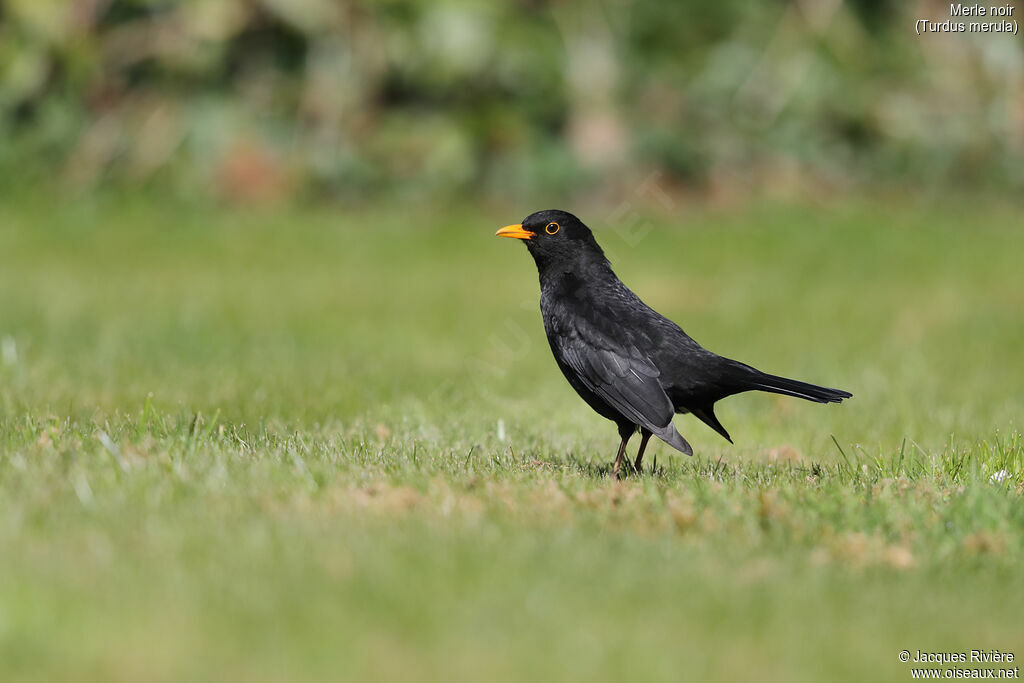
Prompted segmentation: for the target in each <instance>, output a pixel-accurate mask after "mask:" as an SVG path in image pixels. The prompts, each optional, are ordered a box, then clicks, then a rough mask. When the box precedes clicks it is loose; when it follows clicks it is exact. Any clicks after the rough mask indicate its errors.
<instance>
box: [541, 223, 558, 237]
mask: <svg viewBox="0 0 1024 683" xmlns="http://www.w3.org/2000/svg"><path fill="white" fill-rule="evenodd" d="M544 232H546V233H547V234H549V235H554V234H555V233H556V232H558V223H548V224H547V225H545V226H544Z"/></svg>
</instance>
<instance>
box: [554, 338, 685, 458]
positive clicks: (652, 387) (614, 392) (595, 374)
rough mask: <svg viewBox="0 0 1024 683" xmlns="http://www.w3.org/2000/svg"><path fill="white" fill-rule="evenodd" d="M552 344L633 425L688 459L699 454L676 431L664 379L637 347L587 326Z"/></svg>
mask: <svg viewBox="0 0 1024 683" xmlns="http://www.w3.org/2000/svg"><path fill="white" fill-rule="evenodd" d="M552 343H553V345H554V346H555V347H556V352H557V353H558V355H559V356H560V357H561V359H562V360H563V362H564V363H565V364H566V365H567V366H569V368H571V369H572V370H573V372H575V374H576V375H577V377H579V379H580V381H581V382H582V383H583V384H584V385H585V386H586V387H587V388H588V389H590V390H591V391H593V392H594V393H595V394H597V395H598V396H600V397H601V398H602V399H604V400H605V401H607V402H608V404H609V405H611V406H612V407H614V408H615V409H616V410H618V411H619V412H620V413H621V414H622V415H623V416H625V417H626V418H627V419H629V420H631V421H632V422H634V423H636V424H638V425H640V426H641V427H643V428H645V429H647V430H649V431H650V432H652V433H653V434H655V435H656V436H657V437H658V438H660V439H662V440H663V441H665V442H666V443H668V444H669V445H671V446H673V447H674V448H677V449H678V450H680V451H682V452H683V453H686V454H687V455H692V454H693V449H692V448H690V444H688V443H687V442H686V440H685V439H683V437H682V436H680V434H679V432H677V431H676V429H675V427H674V426H673V425H672V416H673V414H675V409H674V408H673V406H672V402H671V401H670V400H669V397H668V395H667V394H666V393H665V390H664V389H663V388H662V386H661V383H660V382H659V381H658V377H659V376H660V374H661V373H660V372H659V371H658V368H657V367H655V365H654V363H653V362H652V361H651V359H650V358H649V357H647V356H646V355H644V354H643V353H642V352H641V351H640V350H639V349H637V348H636V346H635V345H633V344H631V343H630V342H629V341H627V340H624V339H615V338H612V337H610V336H608V335H607V333H604V332H602V331H601V330H599V329H597V328H596V327H593V326H590V325H586V324H579V325H573V326H572V329H570V330H562V334H557V335H554V336H553V338H552Z"/></svg>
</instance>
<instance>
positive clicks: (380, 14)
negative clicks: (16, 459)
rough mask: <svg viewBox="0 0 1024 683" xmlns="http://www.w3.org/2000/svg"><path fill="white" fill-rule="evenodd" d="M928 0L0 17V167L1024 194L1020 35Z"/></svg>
mask: <svg viewBox="0 0 1024 683" xmlns="http://www.w3.org/2000/svg"><path fill="white" fill-rule="evenodd" d="M948 17H949V5H948V3H943V2H927V1H919V2H896V1H894V0H856V1H847V2H843V1H842V0H824V1H821V2H812V1H809V0H808V1H804V2H763V3H752V2H740V1H738V0H721V1H719V2H713V3H708V2H675V1H661V0H639V1H637V2H626V1H624V0H603V1H602V2H597V3H568V2H544V1H541V0H536V1H528V0H518V1H507V0H506V1H501V2H495V1H486V2H485V1H482V0H481V1H476V2H474V1H472V0H458V1H456V0H440V1H437V2H431V3H418V2H410V1H408V0H377V1H372V0H362V1H358V2H351V1H348V2H346V1H338V0H218V1H215V2H214V1H205V0H2V2H0V173H2V175H3V177H4V181H5V182H6V183H18V182H22V183H26V182H29V183H35V182H39V181H46V182H52V181H54V180H57V181H59V182H61V183H64V184H66V186H67V187H70V188H79V189H84V190H86V191H88V190H91V189H93V188H95V187H96V186H103V185H107V184H117V185H124V186H128V187H138V186H154V185H156V186H161V187H165V188H172V189H173V190H175V191H180V192H185V193H187V194H188V195H192V194H197V195H207V194H210V195H214V196H217V197H226V198H228V199H234V200H239V201H251V200H253V199H267V198H279V197H290V196H296V195H298V196H301V197H303V198H308V197H314V196H330V197H342V198H346V197H356V196H358V197H362V196H365V194H366V193H367V192H380V193H388V194H389V195H391V196H400V197H405V198H416V197H436V196H437V194H438V193H442V192H443V193H456V194H458V193H473V194H474V196H498V197H502V198H507V197H510V196H511V197H513V198H516V199H524V198H534V197H536V196H537V193H541V194H544V195H545V196H558V197H564V196H565V193H567V192H569V191H576V192H584V193H588V192H589V193H601V194H602V196H603V195H604V194H605V193H608V192H615V191H616V190H617V189H618V190H621V189H622V188H623V187H624V188H626V190H625V191H629V190H631V188H632V187H633V186H635V185H636V183H637V182H639V181H641V180H643V179H644V178H647V177H649V176H650V174H652V173H659V174H660V175H659V177H661V178H663V181H662V185H663V186H664V187H666V188H668V189H670V190H676V191H680V192H694V193H697V194H699V195H700V196H711V197H714V198H724V199H731V198H734V197H735V196H743V195H745V194H747V193H751V192H756V193H764V192H767V193H771V194H772V195H782V196H801V197H802V196H822V195H824V194H828V193H835V192H844V191H851V190H859V189H862V188H865V187H871V188H879V187H888V186H892V185H897V186H898V188H899V189H900V190H905V189H906V188H907V187H915V186H916V187H917V188H921V189H927V190H928V191H935V190H936V189H939V188H950V187H958V188H967V189H968V190H978V189H982V188H984V189H985V190H986V191H991V190H992V189H993V188H996V189H1006V190H1010V189H1014V190H1020V189H1022V188H1024V164H1022V163H1021V162H1022V161H1024V65H1022V60H1021V54H1022V41H1021V40H1020V39H1019V38H1018V37H1016V36H1014V35H1012V34H1010V35H1007V34H1002V33H986V34H976V35H965V34H931V35H926V36H918V35H917V34H916V33H915V31H914V21H915V20H916V19H917V18H929V19H936V20H943V19H947V18H948Z"/></svg>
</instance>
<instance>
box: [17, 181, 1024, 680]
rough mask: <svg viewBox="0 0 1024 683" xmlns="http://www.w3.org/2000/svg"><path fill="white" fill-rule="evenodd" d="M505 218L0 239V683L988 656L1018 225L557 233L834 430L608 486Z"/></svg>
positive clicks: (745, 426)
mask: <svg viewBox="0 0 1024 683" xmlns="http://www.w3.org/2000/svg"><path fill="white" fill-rule="evenodd" d="M536 208H543V207H532V206H531V207H525V206H524V207H518V208H517V209H515V210H513V211H512V213H509V212H508V210H499V209H495V208H493V207H491V208H482V207H477V208H474V207H464V208H461V209H457V210H454V211H453V210H452V209H451V208H441V207H438V208H436V209H431V208H425V207H422V206H417V207H411V208H410V207H401V206H391V207H383V208H378V209H375V210H374V209H371V208H369V207H367V208H361V209H356V210H349V209H344V208H342V207H336V208H333V209H332V208H327V207H322V208H317V209H296V208H277V209H266V210H250V211H245V210H242V211H229V210H226V209H213V208H196V207H190V206H188V205H186V204H183V203H180V202H157V201H152V200H144V199H128V200H124V199H122V200H120V201H117V200H114V199H99V200H90V201H86V200H79V201H76V202H71V203H69V204H67V205H64V206H54V205H52V202H51V203H47V202H45V201H42V200H39V199H37V198H33V197H27V198H12V197H8V198H6V199H5V200H3V201H0V351H2V354H0V680H3V681H54V680H66V681H76V682H77V681H86V682H89V681H125V682H128V681H132V682H134V681H177V680H184V681H302V680H324V681H328V680H331V681H333V680H352V681H368V680H395V681H399V680H400V681H453V680H467V681H521V680H550V681H565V680H586V681H603V680H635V681H679V680H694V681H739V680H767V681H786V682H789V681H825V680H851V681H865V680H894V681H904V680H910V665H907V664H903V663H901V662H900V661H899V660H898V653H899V651H900V650H903V649H907V650H910V651H911V652H916V651H917V650H918V649H922V650H931V651H943V650H945V651H964V650H970V649H990V648H995V649H999V650H1002V651H1015V654H1016V655H1017V656H1018V658H1019V657H1024V647H1021V645H1022V643H1024V618H1022V616H1021V615H1022V609H1024V572H1022V571H1021V568H1020V567H1021V562H1022V561H1024V500H1022V491H1024V484H1022V477H1024V435H1022V434H1021V433H1020V430H1021V421H1020V420H1021V416H1022V414H1024V389H1022V381H1024V315H1022V313H1024V264H1022V255H1024V231H1022V230H1021V227H1020V212H1019V210H1018V209H1016V208H1013V207H1001V206H986V205H984V204H982V205H974V204H967V203H958V202H955V201H952V200H951V201H948V202H946V203H942V204H940V205H937V206H936V205H925V204H920V205H918V204H912V203H907V204H892V203H877V204H869V203H863V204H857V203H843V204H839V205H836V206H827V207H824V206H823V207H818V208H798V207H792V206H776V205H758V206H752V207H748V208H745V209H730V210H722V209H719V210H711V209H707V210H698V209H689V210H687V211H686V212H684V213H683V214H682V215H681V216H678V217H673V218H671V219H669V218H667V217H664V216H662V217H657V216H653V217H651V218H650V220H649V222H648V221H647V220H646V219H645V220H644V221H643V222H642V224H638V225H634V226H632V228H633V229H631V230H632V231H631V232H628V233H626V232H621V231H616V230H615V229H613V227H612V226H611V225H609V223H608V221H607V220H606V219H607V216H608V215H609V213H610V212H609V211H608V210H597V211H596V212H595V215H587V214H584V215H582V216H581V217H582V218H583V219H584V220H586V221H588V222H589V223H590V224H591V226H592V227H594V228H595V230H596V232H597V234H598V238H599V240H601V241H602V243H603V244H604V246H605V247H606V250H607V251H608V252H609V253H610V255H611V256H612V258H613V263H614V265H615V267H616V270H617V272H618V273H619V275H620V276H621V277H622V278H623V279H624V280H625V281H626V282H627V283H628V284H629V285H630V286H632V287H633V288H634V289H635V290H636V291H637V292H638V293H639V294H640V295H641V297H643V298H644V299H645V300H646V301H647V302H648V303H649V304H651V305H652V306H654V307H655V308H656V309H658V310H660V311H661V312H663V313H665V314H666V315H668V316H669V317H672V318H673V319H675V320H676V321H678V322H679V323H680V324H682V326H683V327H684V329H686V330H687V331H688V332H689V333H690V334H691V335H692V336H694V337H695V338H696V339H698V340H699V341H700V342H702V343H703V344H705V345H706V346H708V347H710V348H711V349H713V350H715V351H718V352H720V353H722V354H724V355H728V356H731V357H734V358H738V359H740V360H743V361H746V362H748V363H751V364H752V365H755V366H757V367H759V368H761V369H763V370H766V371H769V372H773V373H777V374H784V375H787V376H791V377H796V378H799V379H804V380H807V381H812V382H818V383H822V384H826V385H828V386H835V387H840V388H844V389H848V390H850V391H852V392H853V393H854V395H855V396H854V398H853V399H852V400H851V401H848V402H847V403H845V404H843V405H841V406H828V407H825V406H820V405H815V404H810V403H806V402H802V401H798V400H795V399H788V398H783V397H777V396H768V395H744V396H738V397H734V398H731V399H729V400H727V401H725V402H724V403H722V404H720V405H719V410H718V414H719V417H720V418H721V420H722V422H723V423H724V424H725V426H726V427H727V428H728V429H729V430H730V432H731V433H732V435H733V437H734V439H735V441H736V445H735V446H732V445H730V444H728V443H727V442H725V441H724V440H723V439H721V438H720V437H718V436H717V435H716V434H714V433H713V432H712V431H711V430H710V429H708V428H707V427H705V426H704V425H702V424H700V423H699V422H697V421H696V420H695V419H694V418H692V417H690V416H681V417H678V418H677V420H676V423H677V425H678V426H679V428H680V431H681V432H682V433H683V435H684V436H685V437H686V438H687V439H688V440H689V441H690V442H691V443H692V444H693V447H694V450H695V451H696V455H695V457H693V458H692V459H689V458H685V457H683V456H680V455H679V454H678V453H675V452H674V451H672V450H671V449H670V448H668V447H667V446H664V445H663V444H655V443H654V442H652V448H651V450H649V451H648V456H647V462H648V463H653V462H654V459H655V458H656V459H657V466H656V469H655V470H654V471H653V472H650V471H649V472H648V473H647V474H645V475H643V476H640V477H636V476H634V477H630V478H628V479H626V480H625V481H622V482H616V481H614V480H612V479H610V478H609V477H608V476H606V472H607V470H608V466H609V464H610V462H611V459H612V457H613V456H614V452H615V447H616V445H617V436H616V432H615V428H614V426H613V425H612V424H611V423H610V422H607V421H605V420H603V419H602V418H600V417H598V416H597V415H595V414H593V413H592V412H591V411H590V409H589V408H587V407H586V405H584V404H583V403H582V402H581V401H580V400H579V399H578V398H577V397H576V396H575V394H574V393H573V392H572V390H571V389H570V388H569V387H568V385H567V384H566V383H565V381H564V380H563V378H562V377H561V375H560V374H559V373H558V371H557V369H556V368H555V365H554V362H553V360H552V359H551V357H550V353H549V351H548V348H547V343H546V341H545V340H544V336H543V331H542V329H541V323H540V316H539V313H538V310H537V296H538V291H537V282H536V271H535V269H534V266H533V264H532V262H531V260H530V259H529V257H528V255H527V254H526V251H525V249H523V248H522V246H521V245H520V244H517V243H513V242H511V241H509V240H500V239H496V238H493V236H492V235H493V232H494V230H495V229H496V228H497V227H500V226H501V225H504V224H506V223H511V222H514V221H517V220H518V219H520V218H521V217H522V215H524V214H526V213H528V212H529V211H531V210H533V209H536ZM565 208H569V209H572V208H574V207H565ZM647 230H649V231H647ZM644 231H647V232H646V234H641V233H643V232H644ZM833 438H834V440H835V441H833ZM632 446H633V448H634V449H635V446H636V442H634V444H633V445H632ZM1001 470H1006V471H1007V472H1008V475H1007V476H1006V477H1005V478H1003V479H1002V480H1001V481H1000V480H999V479H1000V477H999V475H997V474H996V473H997V472H999V471H1001ZM994 475H995V476H994ZM1015 648H1016V650H1015ZM1010 666H1014V665H1010Z"/></svg>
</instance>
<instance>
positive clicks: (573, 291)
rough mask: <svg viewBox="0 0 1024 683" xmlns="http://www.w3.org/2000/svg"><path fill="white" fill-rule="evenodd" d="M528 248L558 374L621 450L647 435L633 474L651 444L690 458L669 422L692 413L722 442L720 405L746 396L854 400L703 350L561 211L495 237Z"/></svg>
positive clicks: (584, 228) (687, 447)
mask: <svg viewBox="0 0 1024 683" xmlns="http://www.w3.org/2000/svg"><path fill="white" fill-rule="evenodd" d="M497 234H498V235H501V236H503V237H516V238H519V239H522V240H524V241H525V243H526V247H527V249H529V251H530V254H531V255H532V256H533V259H534V261H535V262H536V264H537V270H538V272H539V274H540V308H541V315H542V317H543V319H544V330H545V332H546V333H547V338H548V343H549V344H550V345H551V351H552V353H553V354H554V356H555V361H556V362H557V363H558V367H559V368H560V369H561V371H562V373H563V374H564V375H565V377H566V379H568V380H569V384H571V385H572V387H573V388H574V389H575V390H576V391H577V393H579V395H580V396H581V397H582V398H583V400H584V401H586V402H587V403H588V404H589V405H590V407H591V408H593V409H594V410H595V411H597V412H598V413H599V414H600V415H603V416H604V417H606V418H608V419H609V420H612V421H613V422H615V423H616V424H617V425H618V427H619V435H620V437H621V438H622V442H621V444H620V447H619V454H618V457H617V458H616V461H615V467H614V469H615V472H616V473H618V471H619V468H620V465H621V462H622V458H623V454H624V451H625V446H626V442H627V441H628V440H629V438H630V436H632V434H633V433H634V432H635V431H636V430H637V429H638V428H639V429H640V431H641V434H642V435H643V440H642V442H641V445H640V452H639V454H638V456H637V460H636V467H637V468H638V469H639V467H640V462H641V459H642V457H643V449H644V447H645V446H646V444H647V439H648V438H649V437H650V435H651V434H653V435H655V436H657V437H658V438H660V439H661V440H663V441H664V442H666V443H668V444H669V445H671V446H672V447H673V448H676V449H677V450H679V451H681V452H683V453H685V454H687V455H692V454H693V449H692V448H691V447H690V444H688V443H687V442H686V439H684V438H683V437H682V436H681V435H680V434H679V432H678V431H676V428H675V426H674V425H673V424H672V417H673V415H674V414H675V413H692V414H693V415H694V416H696V417H697V418H698V419H700V420H701V421H702V422H704V423H705V424H707V425H708V426H709V427H711V428H712V429H714V430H715V431H716V432H718V433H719V434H721V435H722V436H723V437H725V438H726V439H728V440H729V441H730V442H731V441H732V439H731V438H730V437H729V433H728V432H727V431H726V430H725V428H724V427H723V426H722V424H721V423H720V422H719V421H718V418H717V417H715V412H714V404H715V402H716V401H718V400H720V399H723V398H725V397H726V396H731V395H732V394H737V393H740V392H743V391H751V390H758V391H769V392H774V393H778V394H785V395H787V396H796V397H799V398H803V399H806V400H809V401H816V402H818V403H838V402H840V401H842V400H843V399H844V398H849V397H850V396H851V395H852V394H850V393H849V392H846V391H841V390H839V389H829V388H826V387H821V386H817V385H814V384H808V383H806V382H800V381H797V380H792V379H786V378H784V377H778V376H775V375H769V374H767V373H763V372H761V371H759V370H756V369H754V368H752V367H750V366H749V365H746V364H744V363H740V362H738V361H734V360H730V359H728V358H723V357H722V356H719V355H716V354H714V353H712V352H710V351H708V350H707V349H705V348H703V347H702V346H700V345H699V344H698V343H697V342H695V341H694V340H693V339H692V338H690V336H689V335H687V334H686V333H685V332H683V330H682V329H681V328H680V327H679V326H678V325H676V324H675V323H674V322H672V321H671V320H669V319H667V318H665V317H664V316H662V315H660V314H659V313H657V312H656V311H654V310H653V309H652V308H650V307H649V306H647V304H645V303H644V302H643V301H641V300H640V298H639V297H638V296H637V295H636V294H634V293H633V292H632V291H631V290H630V289H629V288H628V287H626V285H624V284H623V283H622V281H621V280H619V278H618V277H616V276H615V273H614V272H612V268H611V265H610V264H609V263H608V259H606V258H605V255H604V252H603V251H602V250H601V247H600V246H599V245H598V244H597V241H596V240H595V239H594V236H593V234H592V233H591V232H590V229H589V228H587V226H586V225H584V224H583V223H582V221H580V220H579V219H578V218H576V217H575V216H573V215H572V214H570V213H567V212H565V211H539V212H537V213H534V214H531V215H529V216H527V217H526V219H524V220H523V222H522V223H521V224H519V225H510V226H507V227H505V228H502V229H501V230H499V231H498V233H497Z"/></svg>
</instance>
